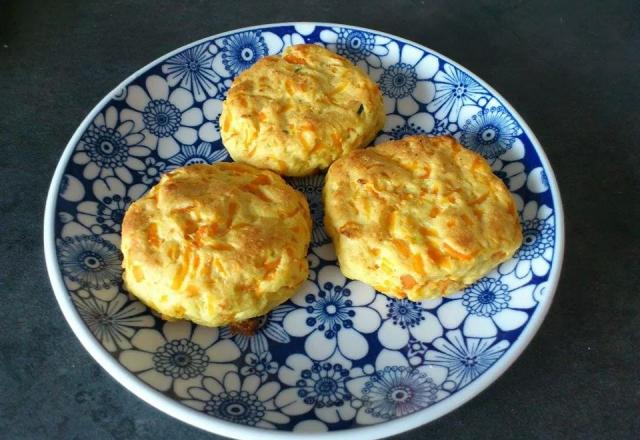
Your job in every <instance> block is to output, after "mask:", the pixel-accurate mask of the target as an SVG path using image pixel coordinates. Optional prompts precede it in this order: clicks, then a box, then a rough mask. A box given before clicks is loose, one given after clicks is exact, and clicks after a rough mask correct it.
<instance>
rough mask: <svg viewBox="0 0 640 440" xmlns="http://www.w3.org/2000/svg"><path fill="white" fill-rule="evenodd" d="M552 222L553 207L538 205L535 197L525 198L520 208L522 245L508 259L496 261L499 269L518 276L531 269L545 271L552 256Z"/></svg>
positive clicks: (529, 271) (522, 275)
mask: <svg viewBox="0 0 640 440" xmlns="http://www.w3.org/2000/svg"><path fill="white" fill-rule="evenodd" d="M554 226H555V225H554V218H553V211H552V210H551V209H550V208H549V207H548V206H546V205H541V206H538V204H537V202H536V201H535V200H532V201H530V202H528V203H527V204H526V205H525V207H524V210H523V212H522V246H521V247H520V249H518V251H517V252H516V254H515V255H514V256H513V258H512V259H511V260H509V261H506V262H504V263H502V264H501V265H500V267H499V271H500V273H502V274H510V273H512V272H514V273H515V275H516V277H518V278H527V277H528V276H530V275H531V273H533V274H534V275H536V276H539V277H540V276H544V275H546V274H547V273H548V272H549V269H550V267H551V261H552V259H553V247H554V245H555V228H554Z"/></svg>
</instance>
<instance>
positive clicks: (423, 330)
mask: <svg viewBox="0 0 640 440" xmlns="http://www.w3.org/2000/svg"><path fill="white" fill-rule="evenodd" d="M439 304H440V300H434V301H430V302H427V301H425V302H421V303H420V302H414V301H411V300H408V299H406V298H404V299H395V298H391V297H388V296H386V295H377V297H376V299H375V301H374V302H373V307H374V308H375V309H376V310H377V311H378V313H380V315H381V316H382V319H383V320H384V322H383V324H382V326H381V327H380V330H379V331H378V339H379V340H380V343H381V344H382V346H383V347H386V348H389V349H392V350H397V349H401V348H403V347H406V346H407V345H408V344H409V340H410V338H411V337H413V338H415V339H417V340H420V341H424V342H431V341H433V340H434V339H435V338H437V337H439V336H441V335H442V332H443V329H442V326H441V325H440V324H439V322H438V318H436V317H435V316H434V315H433V314H432V313H430V312H429V311H428V310H427V308H429V309H433V308H435V307H437V306H438V305H439Z"/></svg>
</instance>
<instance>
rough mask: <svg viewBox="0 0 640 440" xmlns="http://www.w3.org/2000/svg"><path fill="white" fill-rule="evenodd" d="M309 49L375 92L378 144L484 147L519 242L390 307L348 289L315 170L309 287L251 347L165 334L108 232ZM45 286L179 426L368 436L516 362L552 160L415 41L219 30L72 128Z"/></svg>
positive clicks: (536, 279) (559, 235)
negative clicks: (132, 288)
mask: <svg viewBox="0 0 640 440" xmlns="http://www.w3.org/2000/svg"><path fill="white" fill-rule="evenodd" d="M297 43H316V44H321V45H324V46H326V47H327V48H329V49H330V50H332V51H335V52H337V53H339V54H341V55H343V56H345V57H347V58H348V59H350V60H351V61H352V62H353V63H354V64H356V65H357V66H359V67H360V68H362V69H363V70H364V71H365V72H367V73H368V74H369V76H370V77H371V78H372V79H373V80H374V81H376V82H377V83H378V84H379V86H380V89H381V90H382V92H383V94H384V106H385V110H386V113H387V119H386V124H385V126H384V129H383V131H382V132H381V133H380V134H379V136H378V138H377V140H376V142H380V141H382V140H386V139H399V138H402V137H403V136H406V135H410V134H416V133H422V134H433V135H436V134H438V135H440V134H451V135H453V136H455V137H456V138H457V139H459V140H460V142H461V143H462V144H464V145H465V146H466V147H468V148H470V149H472V150H474V151H476V152H478V153H480V154H482V155H483V156H484V157H485V158H486V159H487V160H488V161H489V162H490V163H491V165H492V167H493V170H494V172H495V173H496V174H497V175H498V176H499V177H500V178H501V179H503V180H504V182H505V183H506V184H507V186H508V187H509V189H510V190H511V191H512V193H513V196H514V198H515V199H516V201H517V207H518V211H519V213H520V217H521V221H522V228H523V233H524V244H523V245H522V247H521V248H520V250H518V251H517V253H516V254H515V256H514V257H513V258H512V259H511V260H509V261H507V262H505V263H503V264H501V265H500V266H499V267H497V268H496V269H495V270H494V271H493V272H491V273H490V274H488V275H487V276H486V277H484V278H482V279H481V280H479V281H478V282H477V283H475V284H473V285H471V286H469V287H468V288H466V289H464V290H462V291H460V292H458V293H456V294H454V295H451V296H448V297H446V298H443V299H438V300H433V301H425V302H421V303H420V302H412V301H408V300H395V299H391V298H388V297H386V296H384V295H382V294H380V293H377V292H376V291H375V290H374V289H373V288H371V287H369V286H367V285H364V284H362V283H359V282H354V281H351V280H349V279H346V278H345V277H344V276H343V275H342V273H341V272H340V267H339V265H338V263H337V261H336V257H335V253H334V250H333V247H332V245H331V243H330V241H329V239H328V238H327V234H326V233H325V231H324V229H323V225H322V204H321V198H320V193H321V188H322V184H323V177H322V176H312V177H305V178H299V179H290V183H291V184H292V185H293V186H295V187H296V188H298V189H299V190H301V191H303V192H304V193H305V194H306V196H307V198H308V200H309V204H310V207H311V211H312V216H313V219H314V222H315V223H314V230H313V242H312V245H311V248H310V252H309V257H308V258H309V264H310V266H311V271H310V275H309V280H308V281H307V282H306V283H305V284H304V285H303V287H302V288H301V289H300V290H299V292H298V294H297V295H296V296H295V297H294V298H293V299H292V300H291V301H289V302H287V303H285V304H283V305H282V306H280V307H278V308H277V309H276V310H274V311H273V312H271V313H270V314H269V315H268V316H266V317H264V318H263V320H262V321H261V325H260V328H259V330H258V331H257V333H256V334H255V335H254V336H251V337H249V336H245V335H242V334H234V333H233V332H231V331H230V330H229V329H228V328H219V329H217V328H205V327H200V326H196V325H192V324H190V323H188V322H165V321H163V320H162V319H160V318H159V317H158V316H157V315H155V314H154V313H151V312H150V311H149V310H148V309H147V308H146V307H145V306H144V305H143V304H141V303H140V302H137V301H136V300H135V298H133V297H131V296H130V295H129V294H128V293H127V292H126V291H125V290H123V287H122V284H121V269H120V262H121V254H120V251H119V243H120V231H121V221H122V217H123V214H124V212H125V210H126V209H127V206H128V205H129V204H130V203H131V202H132V201H134V200H136V199H137V198H138V197H140V196H141V195H142V194H144V193H145V191H147V190H148V189H149V188H150V187H151V186H153V185H154V184H155V183H156V182H157V181H158V179H159V178H160V176H161V175H162V173H165V172H167V171H169V170H172V169H174V168H177V167H181V166H186V165H190V164H194V163H211V162H216V161H229V160H230V158H229V155H228V153H227V151H226V150H225V148H224V146H223V145H222V142H221V141H220V133H219V117H220V110H221V106H222V101H223V100H224V98H225V93H226V92H227V90H228V89H229V86H230V85H231V81H232V80H233V78H234V77H235V76H236V75H237V74H238V73H240V72H242V71H243V70H245V69H247V68H248V67H249V66H251V65H252V64H253V63H254V62H255V61H256V60H257V59H259V58H261V57H264V56H266V55H272V54H277V53H279V52H281V51H282V49H283V48H284V47H285V46H288V45H291V44H297ZM44 226H45V251H46V260H47V267H48V270H49V275H50V278H51V282H52V285H53V288H54V291H55V294H56V297H57V299H58V302H59V304H60V307H61V308H62V311H63V312H64V315H65V317H66V319H67V320H68V321H69V323H70V325H71V327H72V328H73V330H74V332H75V333H76V335H77V336H78V338H79V339H80V341H81V342H82V344H83V345H84V346H85V348H86V349H87V350H88V351H89V352H90V353H91V355H92V356H93V357H94V358H95V359H96V360H97V361H98V362H99V363H100V364H101V365H102V366H103V367H104V368H105V369H106V370H107V371H108V372H109V373H110V374H111V375H112V376H113V377H115V378H116V379H117V380H118V381H119V382H120V383H122V384H123V385H124V386H125V387H126V388H128V389H129V390H131V391H132V392H133V393H135V394H136V395H138V396H140V397H141V398H142V399H144V400H145V401H147V402H148V403H150V404H151V405H153V406H155V407H157V408H158V409H160V410H162V411H164V412H166V413H167V414H170V415H172V416H174V417H176V418H178V419H180V420H182V421H184V422H187V423H190V424H192V425H195V426H198V427H200V428H202V429H205V430H208V431H211V432H215V433H218V434H222V435H226V436H230V437H237V438H258V437H261V438H270V439H273V438H281V437H286V436H287V435H291V433H294V432H298V433H299V432H308V433H314V434H310V435H312V436H315V437H317V438H328V437H339V438H342V439H352V438H353V439H355V438H358V439H360V438H377V437H383V436H387V435H391V434H395V433H398V432H401V431H405V430H408V429H411V428H413V427H416V426H418V425H421V424H423V423H427V422H429V421H431V420H433V419H435V418H437V417H439V416H441V415H443V414H445V413H447V412H449V411H451V410H453V409H454V408H456V407H458V406H460V405H461V404H462V403H464V402H465V401H467V400H469V399H471V398H472V397H473V396H475V395H476V394H478V393H479V392H480V391H482V390H483V389H484V388H485V387H487V386H488V385H489V384H490V383H491V382H493V381H494V380H495V379H496V378H497V377H498V376H500V374H502V372H504V370H505V369H506V368H507V367H508V366H509V365H510V364H511V363H512V362H513V361H514V360H515V359H516V358H517V357H518V355H519V354H520V353H521V352H522V350H523V349H524V347H525V346H526V345H527V344H528V342H529V341H530V340H531V338H532V337H533V335H534V333H535V331H536V330H537V328H538V327H539V325H540V323H541V322H542V320H543V318H544V316H545V314H546V312H547V310H548V308H549V305H550V303H551V299H552V296H553V293H554V290H555V288H556V285H557V281H558V277H559V273H560V266H561V259H562V252H563V217H562V206H561V202H560V196H559V193H558V188H557V185H556V181H555V179H554V177H553V172H552V170H551V167H550V166H549V163H548V161H547V159H546V157H545V155H544V152H543V151H542V148H541V147H540V144H539V143H538V141H537V140H536V138H535V137H534V135H533V133H532V132H531V130H530V129H529V128H528V127H527V125H526V124H525V122H524V121H523V120H522V118H521V117H520V116H519V115H518V114H517V113H516V112H515V110H514V109H513V108H511V106H510V105H509V104H508V103H507V101H506V100H505V99H504V98H502V97H501V96H500V95H498V93H496V92H495V91H494V90H493V89H491V88H490V87H489V86H488V85H487V84H485V83H484V82H483V81H482V80H480V79H479V78H478V77H476V76H475V75H473V74H472V73H471V72H469V71H467V70H466V69H464V68H463V67H462V66H460V65H458V64H456V63H455V62H453V61H451V60H449V59H448V58H446V57H444V56H442V55H440V54H438V53H437V52H434V51H432V50H430V49H427V48H425V47H424V46H421V45H419V44H416V43H412V42H410V41H407V40H404V39H402V38H399V37H395V36H392V35H387V34H384V33H381V32H377V31H373V30H370V29H362V28H356V27H352V26H343V25H334V24H319V23H288V24H274V25H265V26H257V27H252V28H246V29H239V30H235V31H231V32H226V33H224V34H219V35H215V36H213V37H209V38H206V39H204V40H200V41H197V42H195V43H193V44H190V45H188V46H184V47H182V48H180V49H178V50H176V51H174V52H172V53H170V54H168V55H166V56H164V57H162V58H160V59H158V60H156V61H154V62H152V63H151V64H149V65H148V66H146V67H144V68H143V69H141V70H139V71H138V72H136V73H135V74H133V75H132V76H131V77H129V78H128V79H127V80H125V81H124V82H123V83H122V84H121V85H120V86H118V87H117V88H116V89H115V90H114V91H113V92H112V93H110V94H109V95H108V96H107V97H105V98H104V99H103V100H102V101H101V102H100V103H99V104H98V105H97V106H96V107H95V108H94V109H93V110H92V111H91V113H90V114H89V115H88V116H87V118H86V119H85V120H84V121H83V122H82V124H81V125H80V127H79V128H78V129H77V131H76V132H75V134H74V135H73V137H72V138H71V141H70V142H69V144H68V145H67V148H66V150H65V151H64V154H63V156H62V158H61V159H60V163H59V165H58V167H57V169H56V172H55V175H54V177H53V181H52V183H51V188H50V191H49V196H48V199H47V208H46V217H45V225H44Z"/></svg>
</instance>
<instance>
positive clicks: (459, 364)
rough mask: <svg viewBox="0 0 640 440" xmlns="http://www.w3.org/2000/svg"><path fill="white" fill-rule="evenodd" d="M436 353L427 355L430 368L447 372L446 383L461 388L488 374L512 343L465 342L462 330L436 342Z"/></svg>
mask: <svg viewBox="0 0 640 440" xmlns="http://www.w3.org/2000/svg"><path fill="white" fill-rule="evenodd" d="M433 347H434V348H435V349H434V350H428V351H427V352H426V354H425V363H426V364H427V365H439V366H442V367H446V368H447V370H448V376H447V379H448V380H451V381H453V382H455V384H456V385H457V387H458V388H462V387H464V386H466V385H467V384H469V383H470V382H471V381H473V380H475V379H476V378H478V377H479V376H480V375H481V374H482V373H484V372H485V371H487V370H488V369H489V368H490V367H491V366H492V365H493V364H494V363H496V361H497V360H498V359H500V357H502V355H503V354H504V352H505V351H506V350H507V348H509V342H508V341H506V340H502V341H500V342H498V343H496V338H485V339H479V338H466V339H465V338H464V337H463V336H462V333H461V332H460V330H454V331H450V332H447V334H446V337H443V338H438V339H436V340H435V341H434V342H433Z"/></svg>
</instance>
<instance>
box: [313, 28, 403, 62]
mask: <svg viewBox="0 0 640 440" xmlns="http://www.w3.org/2000/svg"><path fill="white" fill-rule="evenodd" d="M320 39H321V40H322V42H323V43H325V44H326V45H327V48H328V49H329V50H331V51H333V52H337V53H338V54H340V55H342V56H343V57H345V58H347V59H348V60H350V61H351V62H352V63H354V64H357V65H358V66H360V67H361V68H363V69H365V70H368V69H369V68H375V69H378V68H380V66H381V65H382V61H381V59H382V58H384V57H386V56H387V55H388V54H389V43H391V39H390V38H387V37H383V36H382V35H375V34H373V33H371V32H367V31H363V30H360V29H347V28H339V27H336V28H327V29H323V30H322V31H320Z"/></svg>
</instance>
